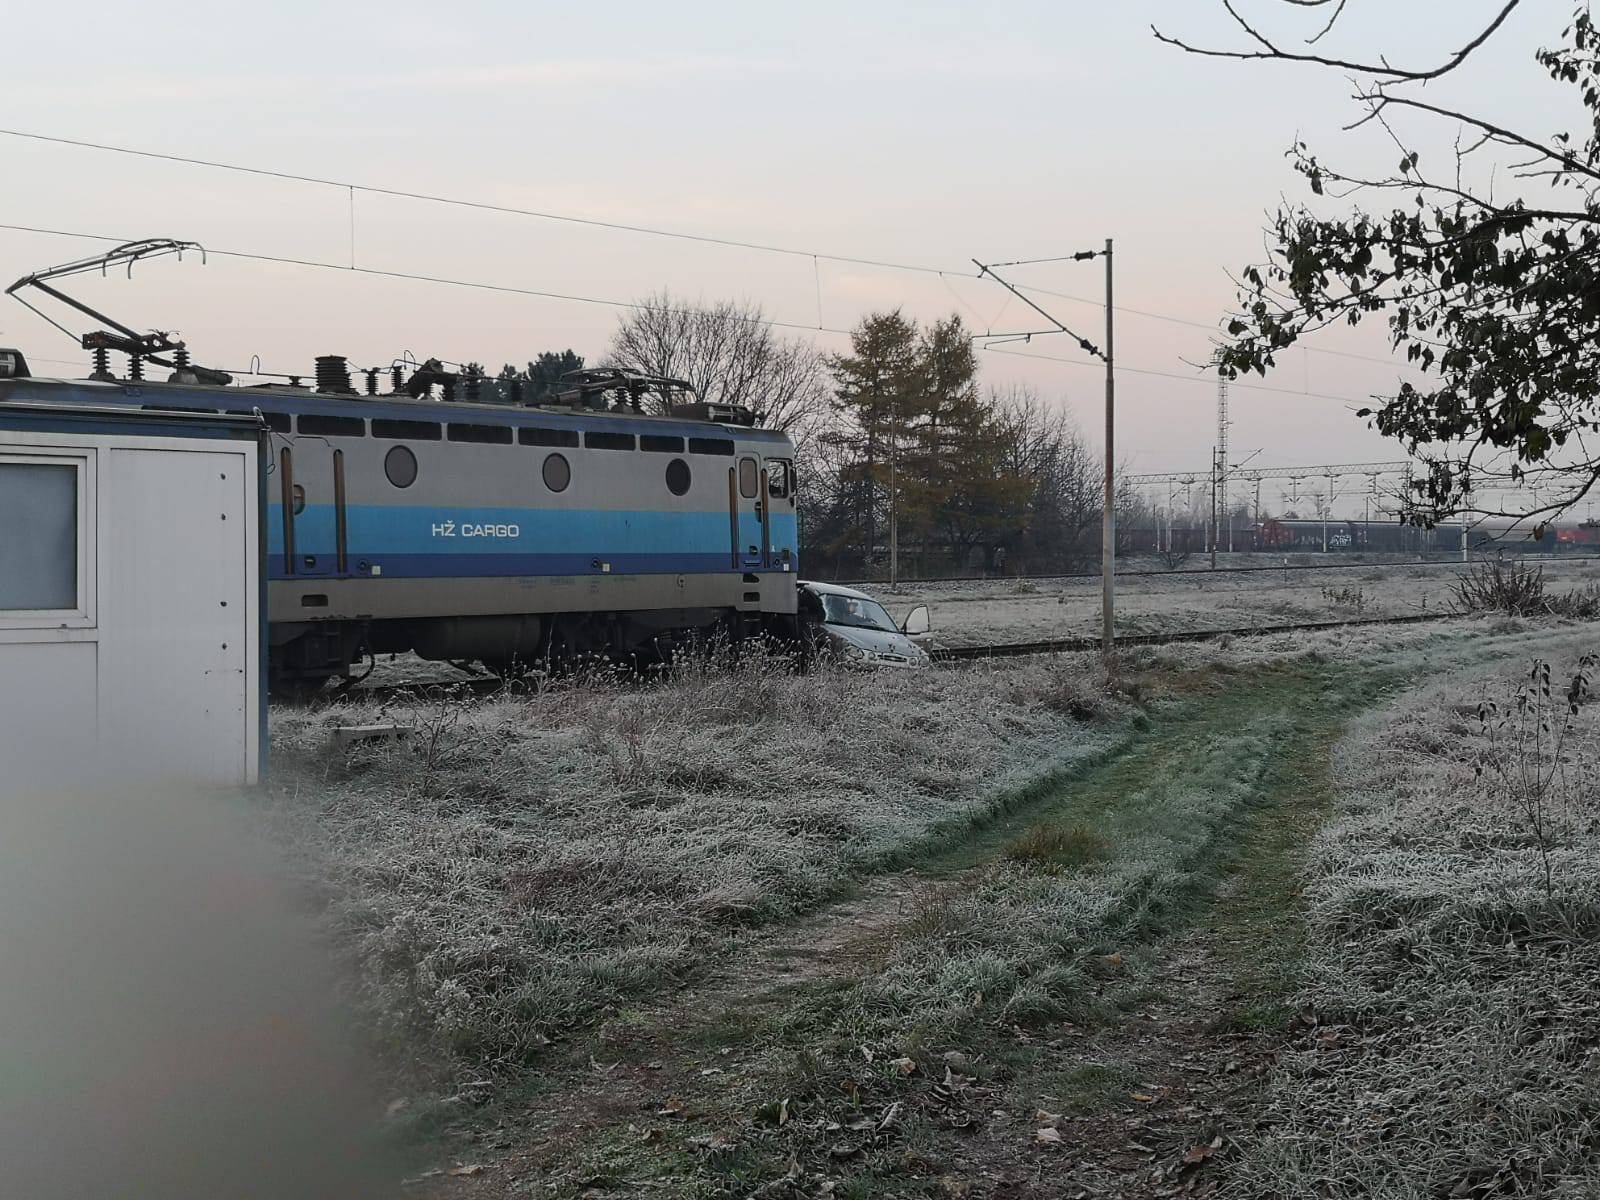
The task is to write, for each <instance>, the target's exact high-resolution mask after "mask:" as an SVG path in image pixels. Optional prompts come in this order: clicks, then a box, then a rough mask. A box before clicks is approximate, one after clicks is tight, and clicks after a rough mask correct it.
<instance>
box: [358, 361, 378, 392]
mask: <svg viewBox="0 0 1600 1200" xmlns="http://www.w3.org/2000/svg"><path fill="white" fill-rule="evenodd" d="M361 373H362V374H363V375H364V376H366V380H367V395H369V396H376V395H377V394H378V368H377V367H368V368H366V369H365V370H364V371H362V372H361Z"/></svg>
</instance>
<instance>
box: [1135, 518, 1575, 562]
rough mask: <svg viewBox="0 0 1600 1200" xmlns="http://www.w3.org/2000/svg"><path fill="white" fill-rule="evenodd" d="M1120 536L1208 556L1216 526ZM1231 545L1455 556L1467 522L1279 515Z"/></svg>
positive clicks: (1553, 538)
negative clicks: (1428, 526) (1427, 526)
mask: <svg viewBox="0 0 1600 1200" xmlns="http://www.w3.org/2000/svg"><path fill="white" fill-rule="evenodd" d="M1117 538H1118V545H1119V547H1120V548H1121V550H1122V551H1123V552H1124V553H1129V554H1150V553H1154V552H1156V551H1158V550H1164V549H1166V548H1167V547H1168V546H1170V547H1171V548H1172V549H1174V550H1175V551H1177V552H1178V553H1180V554H1182V553H1189V554H1203V553H1205V552H1206V551H1207V550H1208V549H1209V548H1210V544H1211V541H1210V538H1211V533H1210V530H1209V529H1207V528H1205V527H1204V526H1195V527H1192V528H1174V529H1172V530H1171V531H1170V532H1169V531H1168V530H1167V529H1166V528H1165V527H1161V528H1156V527H1152V526H1135V527H1132V528H1128V529H1123V530H1119V531H1118V534H1117ZM1221 541H1222V546H1223V547H1224V548H1226V547H1227V546H1228V545H1229V544H1230V538H1229V535H1228V531H1227V528H1226V527H1224V528H1223V532H1222V539H1221ZM1231 544H1232V547H1233V549H1234V550H1235V551H1238V552H1241V553H1247V554H1249V553H1262V554H1274V553H1276V554H1320V553H1322V552H1324V551H1326V552H1328V553H1343V554H1349V553H1357V554H1451V553H1459V551H1460V550H1461V524H1460V523H1459V522H1449V521H1447V522H1443V523H1441V524H1439V525H1436V526H1434V527H1433V528H1432V529H1423V528H1421V527H1419V526H1416V525H1406V524H1402V523H1401V522H1399V521H1395V520H1393V519H1390V520H1382V521H1346V520H1341V519H1329V520H1328V521H1326V522H1324V521H1320V520H1301V519H1297V518H1294V517H1285V518H1277V517H1274V518H1269V519H1267V520H1265V521H1262V522H1261V523H1260V524H1256V525H1240V526H1236V527H1235V528H1234V530H1233V534H1232V538H1231ZM1467 546H1468V548H1469V549H1470V550H1473V551H1475V552H1491V553H1492V552H1494V551H1496V550H1500V551H1506V552H1514V553H1517V554H1559V553H1563V552H1567V551H1575V550H1592V549H1593V548H1595V547H1596V546H1600V529H1596V528H1594V527H1593V526H1592V525H1590V524H1588V523H1585V524H1583V525H1580V526H1578V527H1576V528H1562V529H1554V528H1552V529H1548V530H1546V531H1545V532H1544V536H1543V537H1541V538H1535V537H1534V536H1533V533H1532V530H1531V529H1529V528H1528V527H1526V526H1522V527H1518V528H1516V529H1506V528H1495V527H1489V526H1474V527H1472V528H1469V530H1468V531H1467Z"/></svg>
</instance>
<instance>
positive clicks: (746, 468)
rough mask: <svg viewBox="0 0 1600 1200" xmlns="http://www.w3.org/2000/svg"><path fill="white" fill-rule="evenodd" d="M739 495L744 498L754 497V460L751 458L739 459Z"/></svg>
mask: <svg viewBox="0 0 1600 1200" xmlns="http://www.w3.org/2000/svg"><path fill="white" fill-rule="evenodd" d="M739 495H741V496H743V497H744V498H745V499H746V500H754V499H755V498H756V460H755V459H753V458H741V459H740V460H739Z"/></svg>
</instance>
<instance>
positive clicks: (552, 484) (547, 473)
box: [544, 454, 572, 492]
mask: <svg viewBox="0 0 1600 1200" xmlns="http://www.w3.org/2000/svg"><path fill="white" fill-rule="evenodd" d="M571 482H572V468H571V467H570V466H569V465H568V464H567V460H566V458H565V457H563V456H562V455H560V454H549V455H546V456H545V460H544V485H545V487H547V488H549V489H550V490H551V491H552V492H564V491H566V490H567V484H569V483H571Z"/></svg>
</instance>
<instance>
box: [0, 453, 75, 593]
mask: <svg viewBox="0 0 1600 1200" xmlns="http://www.w3.org/2000/svg"><path fill="white" fill-rule="evenodd" d="M77 607H78V468H77V467H75V466H66V465H56V464H54V463H22V462H0V611H11V612H18V611H23V612H26V611H39V610H47V611H54V610H60V609H76V608H77Z"/></svg>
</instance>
